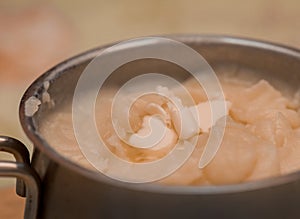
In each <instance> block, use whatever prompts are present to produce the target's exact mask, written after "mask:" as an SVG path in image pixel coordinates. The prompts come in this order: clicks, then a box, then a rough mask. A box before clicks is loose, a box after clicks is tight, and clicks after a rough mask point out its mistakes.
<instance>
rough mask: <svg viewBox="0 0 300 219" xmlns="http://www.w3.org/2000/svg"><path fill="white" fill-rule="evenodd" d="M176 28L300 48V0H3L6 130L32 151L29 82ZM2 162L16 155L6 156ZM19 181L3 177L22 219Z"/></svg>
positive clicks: (1, 91)
mask: <svg viewBox="0 0 300 219" xmlns="http://www.w3.org/2000/svg"><path fill="white" fill-rule="evenodd" d="M172 33H199V34H225V35H234V36H243V37H251V38H256V39H262V40H267V41H272V42H277V43H281V44H285V45H289V46H293V47H296V48H300V1H298V0H285V1H280V0H252V1H240V0H226V1H221V0H220V1H214V0H211V1H202V0H199V1H196V0H194V1H193V0H152V1H143V0H127V1H124V0H123V1H121V0H118V1H117V0H110V1H104V0H91V1H88V0H86V1H83V0H77V1H74V0H48V1H47V0H44V1H34V0H26V1H21V0H1V1H0V106H1V107H0V135H9V136H13V137H16V138H18V139H20V140H22V141H23V142H25V143H26V145H27V146H28V147H29V149H30V150H32V146H31V144H30V142H29V141H28V140H27V139H26V137H25V136H24V134H23V133H22V130H21V128H20V125H19V121H18V105H19V101H20V98H21V96H22V94H23V93H24V91H25V89H26V88H27V87H28V86H29V85H30V83H31V82H32V81H33V80H34V79H35V78H36V77H38V76H39V75H40V74H42V73H43V72H45V71H46V70H47V69H49V68H50V67H52V66H53V65H55V64H57V63H58V62H61V61H63V60H64V59H66V58H68V57H70V56H73V55H75V54H78V53H80V52H83V51H85V50H88V49H90V48H93V47H96V46H100V45H103V44H107V43H111V42H114V41H119V40H125V39H128V38H133V37H139V36H147V35H156V34H157V35H160V34H172ZM0 159H11V157H10V156H9V155H7V154H5V153H2V154H0ZM13 183H14V180H7V179H0V218H10V219H13V218H22V215H23V209H24V200H23V199H21V198H18V197H17V196H16V195H15V193H14V188H13V186H14V185H13Z"/></svg>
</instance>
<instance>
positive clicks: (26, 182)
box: [0, 136, 40, 219]
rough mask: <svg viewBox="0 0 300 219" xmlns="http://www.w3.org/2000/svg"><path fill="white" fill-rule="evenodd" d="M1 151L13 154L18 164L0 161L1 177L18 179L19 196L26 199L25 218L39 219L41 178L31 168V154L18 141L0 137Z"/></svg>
mask: <svg viewBox="0 0 300 219" xmlns="http://www.w3.org/2000/svg"><path fill="white" fill-rule="evenodd" d="M0 151H5V152H9V153H12V154H13V155H14V156H15V158H16V162H12V161H0V176H3V177H17V185H16V186H17V194H18V195H20V196H22V197H26V206H25V213H24V218H26V219H34V218H37V213H38V205H39V195H40V178H39V176H38V175H37V174H36V172H35V171H34V170H33V169H32V168H31V167H30V163H29V152H28V150H27V148H26V147H25V146H24V145H23V144H22V143H21V142H19V141H18V140H16V139H13V138H9V137H4V136H0Z"/></svg>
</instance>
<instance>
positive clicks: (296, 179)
mask: <svg viewBox="0 0 300 219" xmlns="http://www.w3.org/2000/svg"><path fill="white" fill-rule="evenodd" d="M170 38H174V39H176V40H178V41H181V42H184V43H185V44H187V45H189V46H190V47H192V48H193V49H194V50H196V51H198V52H199V53H200V54H201V55H202V56H203V57H204V58H205V59H206V60H207V61H208V63H209V64H210V65H211V66H212V67H213V69H214V70H215V71H216V72H219V71H240V70H242V71H252V72H254V73H257V74H258V75H260V77H261V78H265V79H267V80H269V81H272V80H273V79H275V78H276V80H278V79H279V80H281V81H284V82H286V83H289V85H290V88H291V89H297V88H299V84H300V51H299V50H296V49H293V48H288V47H285V46H281V45H275V44H271V43H266V42H260V41H254V40H249V39H241V38H233V37H224V36H201V35H178V36H170ZM132 46H136V45H132ZM104 48H106V47H101V48H97V49H94V50H91V51H88V52H86V53H83V54H81V55H78V56H76V57H74V58H71V59H69V60H67V61H65V62H63V63H61V64H59V65H57V66H55V67H54V68H52V69H50V70H49V71H47V72H46V73H45V74H43V75H42V76H41V77H39V78H38V79H37V80H36V81H35V82H34V83H33V84H32V85H31V86H30V87H29V88H28V90H27V91H26V93H25V94H24V96H23V98H22V100H21V103H20V120H21V124H22V127H23V129H24V131H25V133H26V135H27V136H28V137H29V139H30V140H31V141H32V142H33V144H34V152H33V156H32V161H31V162H30V161H29V153H28V151H27V149H26V147H25V146H24V145H23V144H22V143H20V142H19V141H17V140H15V139H12V138H9V137H1V138H0V150H2V151H7V152H10V153H12V154H14V155H15V158H16V162H11V161H10V162H9V161H7V162H5V161H0V176H10V177H17V178H18V181H17V193H18V194H19V195H21V196H24V197H26V199H27V201H26V209H25V216H24V217H25V218H43V219H48V218H49V219H53V218H72V219H75V218H231V219H232V218H264V219H265V218H273V219H275V218H299V217H300V207H299V203H300V171H298V172H295V173H292V174H288V175H284V176H280V177H276V178H272V179H265V180H259V181H255V182H247V183H242V184H237V185H223V186H202V187H188V186H163V185H158V184H130V183H124V182H119V181H116V180H113V179H110V178H108V177H106V176H104V175H103V174H101V173H96V172H93V171H90V170H87V169H85V168H83V167H81V166H79V165H77V164H76V163H74V162H71V161H70V160H68V159H66V158H64V157H63V156H62V155H60V154H58V153H56V152H55V151H54V149H53V148H52V147H51V145H49V144H48V143H47V142H46V141H45V140H44V138H43V136H42V135H41V133H40V132H39V125H40V124H41V123H42V122H43V121H44V120H45V119H46V118H47V115H48V114H49V113H53V111H55V110H58V109H51V108H49V106H48V105H47V104H41V105H40V108H39V110H38V112H37V113H35V114H34V116H32V117H28V116H25V102H26V101H27V100H28V98H30V97H32V96H35V97H36V98H38V99H42V95H43V92H44V82H45V81H49V82H50V84H51V85H50V88H49V90H48V91H47V92H49V93H50V95H51V98H52V99H53V100H54V101H55V103H56V106H59V105H60V104H63V103H68V102H69V103H70V101H71V100H72V95H73V93H74V89H75V86H76V82H77V80H78V78H79V77H80V75H81V73H82V71H83V69H84V68H85V66H86V65H87V64H88V63H89V62H90V61H91V60H92V59H93V58H94V57H95V56H96V55H97V54H98V53H99V51H100V50H102V49H104ZM157 66H159V67H160V70H161V68H162V69H163V70H165V71H169V72H174V68H172V67H170V65H166V64H158V63H157V65H155V63H154V64H153V63H150V64H149V63H148V62H146V61H145V60H144V61H143V60H142V61H140V62H139V63H137V64H136V65H129V66H127V67H125V68H122V69H120V70H118V71H119V72H118V73H119V75H120V76H121V75H126V72H128V71H130V70H132V69H138V70H139V72H142V71H148V72H149V70H150V71H151V70H152V72H153V70H155V68H156V67H157ZM175 70H176V69H175ZM122 73H125V74H122Z"/></svg>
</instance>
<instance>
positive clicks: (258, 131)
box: [40, 77, 300, 185]
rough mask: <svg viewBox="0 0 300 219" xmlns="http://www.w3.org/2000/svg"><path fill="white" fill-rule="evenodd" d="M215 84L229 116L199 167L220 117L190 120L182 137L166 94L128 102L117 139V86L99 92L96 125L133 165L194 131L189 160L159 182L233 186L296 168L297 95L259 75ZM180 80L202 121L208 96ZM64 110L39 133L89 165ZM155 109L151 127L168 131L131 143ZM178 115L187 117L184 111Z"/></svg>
mask: <svg viewBox="0 0 300 219" xmlns="http://www.w3.org/2000/svg"><path fill="white" fill-rule="evenodd" d="M220 82H221V85H222V88H223V91H224V95H225V99H226V103H227V114H226V115H220V116H219V117H218V118H221V117H222V116H223V117H225V118H226V121H227V123H226V127H225V134H224V138H223V140H222V144H221V146H220V148H219V150H218V152H217V154H216V156H215V157H214V158H213V160H212V161H211V162H210V163H209V164H208V165H207V166H205V167H204V168H203V169H199V168H198V163H199V159H200V157H201V154H202V152H203V150H204V147H205V145H206V142H207V139H208V136H209V131H210V127H211V126H212V125H215V126H218V125H219V124H218V122H217V121H214V122H213V121H208V122H207V124H208V125H206V126H203V124H202V126H201V125H199V122H197V123H196V124H194V125H192V123H188V124H189V125H187V126H186V128H185V130H187V129H190V132H188V133H187V134H185V136H181V135H180V134H179V132H178V128H177V127H176V126H177V124H176V112H175V113H174V110H173V108H172V104H170V103H169V102H168V99H167V98H163V97H160V96H155V95H152V96H151V95H148V96H143V97H141V98H139V99H138V100H137V101H136V102H135V103H134V104H133V105H132V107H131V108H130V114H129V123H130V126H131V129H132V130H131V131H132V134H131V135H130V136H128V135H126V134H125V137H126V136H127V139H128V141H126V142H125V141H123V140H122V139H120V138H119V136H118V135H117V134H116V132H115V130H114V127H113V125H112V118H111V113H110V109H111V104H112V97H113V95H114V93H115V90H114V89H112V88H111V89H107V90H104V91H102V92H101V93H100V94H101V98H102V99H101V101H98V102H97V106H96V119H97V126H98V131H99V133H100V135H101V137H102V138H103V139H104V141H105V143H106V144H107V145H108V146H109V148H110V150H111V151H112V152H113V153H115V154H116V155H117V156H119V157H121V158H122V159H124V160H128V161H131V162H138V163H141V162H149V161H153V160H156V159H160V158H163V157H164V156H165V155H166V154H167V153H168V152H170V150H171V149H172V148H173V146H174V145H175V144H176V143H177V142H178V141H179V140H180V139H181V138H186V139H188V138H190V137H191V136H195V135H197V136H198V141H197V144H196V147H195V150H194V151H193V153H192V155H191V157H190V158H189V159H188V160H187V162H186V163H185V164H184V165H183V166H181V167H180V168H179V169H178V170H177V171H176V172H174V173H173V174H172V175H170V176H168V177H166V178H164V179H163V180H161V181H159V183H163V184H167V185H210V184H213V185H222V184H236V183H241V182H246V181H251V180H258V179H263V178H267V177H273V176H278V175H281V174H287V173H290V172H293V171H296V170H299V169H300V114H299V94H295V97H285V96H283V95H282V93H281V92H280V91H279V90H277V89H275V88H274V87H273V86H272V85H270V84H269V83H268V82H267V81H265V80H260V81H258V82H256V83H250V82H248V81H244V80H242V79H240V80H239V79H232V78H228V77H223V78H222V77H221V78H220ZM183 84H184V86H185V87H186V88H187V90H188V91H189V92H190V94H191V96H192V98H193V100H194V102H195V106H196V107H198V108H197V109H198V110H199V112H200V115H199V116H200V121H201V115H202V116H203V114H204V113H207V112H205V110H204V109H205V108H203V105H205V103H206V101H207V97H206V95H205V92H204V90H203V89H202V88H201V87H200V86H199V85H198V84H197V83H195V81H194V80H187V81H185V82H184V83H183ZM170 91H172V94H173V95H174V96H176V98H178V99H179V100H180V101H182V102H184V97H183V96H182V94H181V93H178V91H177V89H176V88H170ZM195 106H189V107H195ZM69 108H70V107H68V108H66V109H65V110H63V109H62V110H61V111H60V112H59V113H54V114H52V115H50V116H49V118H47V119H46V120H45V122H44V123H43V124H42V125H41V130H40V131H41V133H42V134H43V136H44V138H45V139H46V140H47V141H48V142H49V144H50V145H51V146H53V147H54V148H55V150H56V151H57V152H58V153H60V154H62V155H63V156H65V157H66V158H68V159H71V160H72V161H74V162H75V163H77V164H79V165H82V166H84V167H86V168H89V169H94V168H93V166H92V165H91V164H90V163H89V162H88V161H87V160H86V158H85V157H84V155H83V154H82V152H81V151H80V149H79V146H78V145H77V143H76V139H75V136H74V133H73V127H72V114H71V112H70V109H69ZM200 108H201V109H202V111H201V110H200ZM172 110H173V111H172ZM153 115H159V120H156V124H157V127H160V126H162V125H164V126H165V127H166V128H167V132H166V135H165V136H164V138H163V139H162V140H161V141H160V142H159V143H158V144H157V145H155V147H153V148H143V149H140V148H136V147H133V145H131V144H138V142H139V139H138V137H137V136H136V135H137V134H143V133H147V132H149V124H148V126H147V121H148V120H149V118H150V117H151V116H153ZM183 115H185V117H188V116H191V115H190V114H189V113H187V114H186V113H185V114H183ZM207 115H208V117H210V114H209V113H208V114H206V116H203V119H202V121H203V120H205V117H207ZM120 118H122V116H121V117H120ZM191 118H192V117H191ZM114 119H115V118H114ZM194 121H197V120H194ZM121 123H122V122H121ZM123 131H124V130H123ZM125 131H126V130H125ZM191 133H192V134H191ZM127 134H128V133H127ZM189 134H191V135H189Z"/></svg>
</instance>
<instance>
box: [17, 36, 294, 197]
mask: <svg viewBox="0 0 300 219" xmlns="http://www.w3.org/2000/svg"><path fill="white" fill-rule="evenodd" d="M161 37H167V38H171V39H175V40H178V41H181V42H184V43H190V44H193V43H203V44H227V45H236V46H244V47H252V48H256V49H263V50H266V51H270V52H276V53H281V54H284V55H287V56H292V57H295V58H297V59H299V61H300V50H298V49H295V48H291V47H288V46H284V45H280V44H276V43H269V42H266V41H261V40H254V39H250V38H242V37H232V36H225V35H199V34H176V35H163V36H161ZM114 44H115V43H113V44H109V45H105V46H101V47H97V48H94V49H91V50H88V51H86V52H83V53H80V54H79V55H76V56H74V57H72V58H69V59H67V60H65V61H63V62H61V63H59V64H57V65H56V66H54V67H53V68H51V69H50V70H48V71H46V72H45V73H44V74H42V75H41V76H40V77H38V78H37V79H36V80H35V81H34V82H33V83H32V84H31V85H30V86H29V87H28V89H27V90H26V92H25V93H24V95H23V97H22V99H21V102H20V106H19V118H20V123H21V126H22V128H23V130H24V132H25V134H26V135H27V137H28V138H29V139H30V141H31V142H32V143H33V144H34V147H36V148H37V149H38V150H39V151H40V152H41V153H43V154H45V155H47V156H48V157H49V158H50V159H52V160H54V161H55V162H56V163H58V164H59V165H62V166H64V167H66V168H68V169H70V170H72V171H74V172H77V173H78V174H79V175H82V176H85V177H87V178H91V179H93V180H96V181H98V182H99V183H100V182H101V183H105V184H109V185H112V186H116V187H122V188H125V189H130V190H136V191H144V192H152V193H162V194H170V195H171V194H173V195H178V194H181V195H218V194H230V193H238V192H249V191H253V190H258V189H264V188H270V187H274V186H280V185H284V184H288V183H293V182H295V181H296V180H300V170H299V171H296V172H293V173H290V174H286V175H282V176H277V177H271V178H267V179H262V180H256V181H252V182H244V183H240V184H231V185H219V186H212V185H209V186H170V185H161V184H155V183H143V184H135V183H126V182H121V181H118V180H114V179H111V178H109V177H107V176H105V175H104V174H102V173H100V172H99V173H97V172H95V171H92V170H88V169H86V168H84V167H82V166H80V165H77V164H76V163H75V162H73V161H71V160H69V159H67V158H65V157H64V156H62V155H60V154H59V153H57V152H56V151H55V150H54V149H53V148H52V147H51V146H50V145H49V144H48V143H47V142H46V141H45V140H44V139H43V138H42V137H41V135H40V134H39V132H38V131H37V130H36V129H35V125H34V121H33V118H32V117H27V116H25V101H26V100H27V99H28V98H29V97H31V96H36V95H37V94H38V93H40V91H41V89H40V88H41V87H43V83H44V81H49V80H51V79H55V78H57V77H59V76H60V75H61V74H64V72H65V71H67V70H70V69H72V68H74V67H76V66H77V65H79V64H82V63H84V62H86V61H88V60H91V59H92V58H94V57H95V56H96V55H97V54H98V53H99V52H100V51H101V50H103V49H105V48H107V47H110V46H112V45H114Z"/></svg>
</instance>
